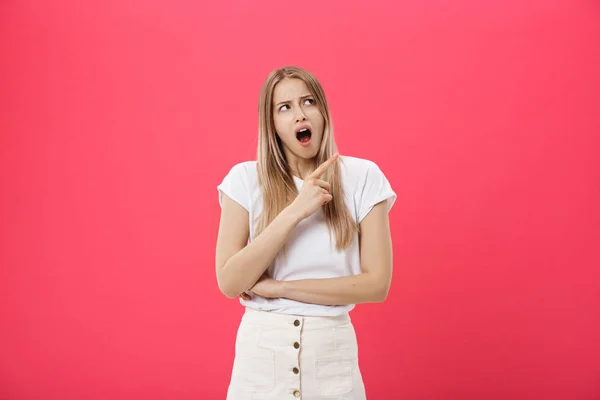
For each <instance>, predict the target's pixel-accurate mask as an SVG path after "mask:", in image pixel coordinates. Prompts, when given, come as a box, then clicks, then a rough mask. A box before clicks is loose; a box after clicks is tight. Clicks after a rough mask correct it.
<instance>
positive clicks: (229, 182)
mask: <svg viewBox="0 0 600 400" xmlns="http://www.w3.org/2000/svg"><path fill="white" fill-rule="evenodd" d="M217 190H218V192H219V206H221V207H222V206H223V194H226V195H227V196H228V197H229V198H231V199H232V200H233V201H235V202H236V203H238V204H239V205H241V206H242V207H244V208H245V209H246V210H247V211H248V212H250V192H249V190H248V180H247V173H246V166H245V165H244V164H243V163H241V164H237V165H234V166H233V168H231V170H229V172H228V173H227V175H226V176H225V178H223V181H222V182H221V184H220V185H218V186H217Z"/></svg>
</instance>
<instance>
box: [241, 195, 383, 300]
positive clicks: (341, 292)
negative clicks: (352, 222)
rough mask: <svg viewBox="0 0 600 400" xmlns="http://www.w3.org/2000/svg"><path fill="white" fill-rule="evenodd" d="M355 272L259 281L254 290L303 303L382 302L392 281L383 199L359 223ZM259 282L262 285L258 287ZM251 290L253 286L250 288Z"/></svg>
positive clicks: (269, 295) (258, 292)
mask: <svg viewBox="0 0 600 400" xmlns="http://www.w3.org/2000/svg"><path fill="white" fill-rule="evenodd" d="M360 231H361V233H360V235H361V236H360V265H361V270H362V272H361V273H360V274H359V275H351V276H344V277H339V278H324V279H302V280H296V281H273V280H272V279H269V278H267V279H265V280H264V281H263V282H261V281H259V282H258V283H257V286H256V289H258V290H256V293H257V294H258V295H261V289H264V288H266V289H267V292H269V291H270V293H263V294H265V295H267V296H268V297H283V298H288V299H292V300H296V301H301V302H304V303H312V304H323V305H346V304H359V303H379V302H383V301H384V300H385V299H386V298H387V295H388V291H389V288H390V283H391V280H392V238H391V233H390V224H389V217H388V209H387V205H386V202H385V201H383V202H380V203H378V204H377V205H375V206H374V207H373V209H372V210H371V212H369V214H368V215H367V216H366V217H365V218H363V220H362V221H361V223H360ZM261 284H262V286H261ZM251 290H252V291H254V288H253V289H251Z"/></svg>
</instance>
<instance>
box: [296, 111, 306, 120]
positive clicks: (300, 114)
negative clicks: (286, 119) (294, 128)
mask: <svg viewBox="0 0 600 400" xmlns="http://www.w3.org/2000/svg"><path fill="white" fill-rule="evenodd" d="M305 119H306V115H304V112H302V110H300V111H298V114H297V115H296V121H304V120H305Z"/></svg>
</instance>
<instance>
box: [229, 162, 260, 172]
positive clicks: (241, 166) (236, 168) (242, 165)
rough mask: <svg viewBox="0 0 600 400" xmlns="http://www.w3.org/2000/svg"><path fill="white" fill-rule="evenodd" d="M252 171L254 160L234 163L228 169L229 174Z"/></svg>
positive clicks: (253, 169)
mask: <svg viewBox="0 0 600 400" xmlns="http://www.w3.org/2000/svg"><path fill="white" fill-rule="evenodd" d="M252 173H256V161H241V162H239V163H237V164H234V165H233V166H232V167H231V168H230V170H229V174H236V175H249V174H252Z"/></svg>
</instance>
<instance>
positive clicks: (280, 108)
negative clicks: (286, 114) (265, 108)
mask: <svg viewBox="0 0 600 400" xmlns="http://www.w3.org/2000/svg"><path fill="white" fill-rule="evenodd" d="M283 107H287V108H290V106H288V105H287V104H284V105H282V106H281V107H279V111H283Z"/></svg>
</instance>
